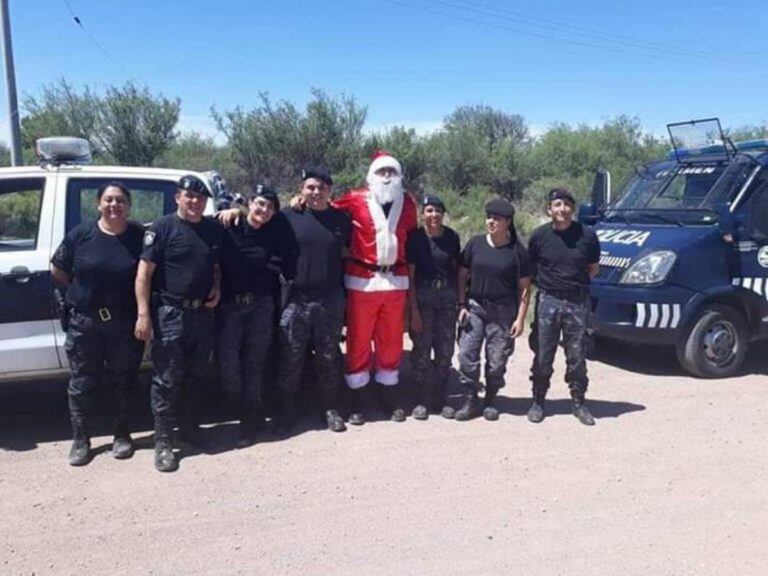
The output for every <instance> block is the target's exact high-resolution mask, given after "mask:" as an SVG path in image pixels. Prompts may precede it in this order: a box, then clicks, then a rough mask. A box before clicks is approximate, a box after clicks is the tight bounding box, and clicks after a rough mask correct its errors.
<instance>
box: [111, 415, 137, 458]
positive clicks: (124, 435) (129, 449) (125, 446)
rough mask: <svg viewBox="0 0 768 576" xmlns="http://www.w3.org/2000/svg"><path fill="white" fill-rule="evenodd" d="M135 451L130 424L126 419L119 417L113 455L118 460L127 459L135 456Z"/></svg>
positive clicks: (116, 423) (113, 442)
mask: <svg viewBox="0 0 768 576" xmlns="http://www.w3.org/2000/svg"><path fill="white" fill-rule="evenodd" d="M134 451H135V448H134V446H133V438H131V433H130V432H129V431H128V425H127V424H126V422H125V420H123V419H118V420H117V421H116V422H115V434H114V438H113V439H112V456H113V457H115V458H117V459H118V460H126V459H127V458H130V457H131V456H133V453H134Z"/></svg>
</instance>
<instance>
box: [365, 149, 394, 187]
mask: <svg viewBox="0 0 768 576" xmlns="http://www.w3.org/2000/svg"><path fill="white" fill-rule="evenodd" d="M382 168H392V169H393V170H394V171H395V172H397V174H398V175H399V176H402V175H403V168H402V166H400V162H398V161H397V159H396V158H395V157H394V156H392V154H390V153H389V152H386V151H384V150H380V149H376V151H374V153H373V154H372V155H371V166H370V167H369V168H368V180H370V179H371V177H372V176H373V175H374V174H375V173H376V171H377V170H381V169H382Z"/></svg>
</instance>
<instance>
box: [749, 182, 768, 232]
mask: <svg viewBox="0 0 768 576" xmlns="http://www.w3.org/2000/svg"><path fill="white" fill-rule="evenodd" d="M747 234H748V235H749V237H750V238H752V239H753V240H756V241H758V242H765V241H766V240H768V174H766V169H765V168H763V170H762V171H761V172H760V174H758V176H757V178H756V179H755V181H754V183H753V184H752V194H751V195H750V197H749V210H748V211H747Z"/></svg>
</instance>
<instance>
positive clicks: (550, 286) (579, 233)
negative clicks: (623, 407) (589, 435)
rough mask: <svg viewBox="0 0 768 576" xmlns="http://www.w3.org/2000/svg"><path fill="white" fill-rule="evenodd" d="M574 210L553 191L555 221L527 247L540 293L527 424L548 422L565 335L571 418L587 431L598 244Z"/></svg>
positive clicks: (564, 195)
mask: <svg viewBox="0 0 768 576" xmlns="http://www.w3.org/2000/svg"><path fill="white" fill-rule="evenodd" d="M575 206H576V200H575V199H574V197H573V195H572V194H571V193H570V192H569V191H568V190H566V189H564V188H555V189H553V190H551V191H550V192H549V199H548V204H547V213H548V214H549V216H550V218H551V219H552V220H551V222H549V223H547V224H544V225H542V226H540V227H539V228H537V229H536V230H534V232H533V234H532V235H531V239H530V241H529V243H528V252H529V254H530V259H531V263H532V265H533V266H534V270H535V278H536V280H535V281H536V286H537V287H538V289H539V291H538V293H537V295H536V313H535V319H534V326H533V332H532V334H531V344H532V348H533V350H534V354H535V355H534V358H533V365H532V366H531V382H532V383H533V403H532V404H531V408H530V410H528V420H530V421H531V422H534V423H538V422H541V421H542V420H544V415H545V411H544V408H545V405H544V401H545V398H546V396H547V390H549V380H550V378H551V377H552V372H553V370H552V364H553V362H554V360H555V352H557V346H558V343H559V342H560V335H561V333H562V339H563V348H565V362H566V370H565V381H566V382H567V383H568V387H569V388H570V391H571V399H572V401H573V404H572V407H573V414H574V416H576V418H578V420H579V422H581V423H582V424H584V425H587V426H592V425H594V423H595V419H594V417H593V416H592V414H591V413H590V411H589V409H588V408H587V407H586V405H585V404H584V395H585V393H586V392H587V385H588V383H589V380H588V378H587V360H586V353H587V338H588V335H587V328H588V320H589V313H590V301H589V280H590V278H591V277H593V276H595V275H596V274H597V272H598V268H599V261H600V242H599V240H598V239H597V236H596V235H595V233H594V231H593V230H592V229H591V228H588V227H586V226H582V225H581V223H579V222H575V221H574V220H573V212H574V208H575Z"/></svg>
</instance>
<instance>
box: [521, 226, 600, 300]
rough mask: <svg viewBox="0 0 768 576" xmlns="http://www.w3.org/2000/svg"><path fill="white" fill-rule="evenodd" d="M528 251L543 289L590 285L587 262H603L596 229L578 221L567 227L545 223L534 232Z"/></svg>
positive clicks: (578, 287)
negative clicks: (562, 228) (556, 228)
mask: <svg viewBox="0 0 768 576" xmlns="http://www.w3.org/2000/svg"><path fill="white" fill-rule="evenodd" d="M528 253H529V255H530V258H531V264H532V265H533V266H534V270H535V272H536V285H537V286H538V287H539V288H541V289H543V290H579V289H582V290H583V289H586V288H587V287H588V286H589V273H588V272H587V265H588V264H594V263H596V262H599V261H600V242H599V241H598V239H597V236H596V235H595V233H594V231H593V230H592V229H591V228H589V227H586V226H582V225H581V223H579V222H573V223H572V224H571V225H570V226H569V227H568V228H567V229H566V230H562V231H559V230H555V229H554V228H553V227H552V224H544V225H543V226H539V227H538V228H536V230H534V231H533V234H532V235H531V240H530V241H529V242H528Z"/></svg>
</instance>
